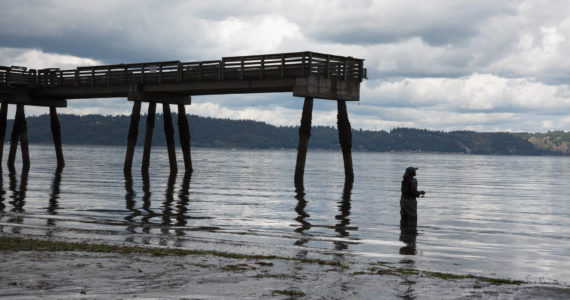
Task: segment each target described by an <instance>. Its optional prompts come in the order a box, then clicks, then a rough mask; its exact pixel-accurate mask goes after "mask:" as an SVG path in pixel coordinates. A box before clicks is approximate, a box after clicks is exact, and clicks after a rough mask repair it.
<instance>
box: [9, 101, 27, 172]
mask: <svg viewBox="0 0 570 300" xmlns="http://www.w3.org/2000/svg"><path fill="white" fill-rule="evenodd" d="M18 141H19V142H20V149H21V151H22V169H23V170H29V169H30V152H29V150H28V129H27V125H26V114H25V112H24V105H23V104H18V105H17V106H16V117H15V118H14V125H13V127H12V136H11V137H10V153H8V169H10V170H12V171H13V170H15V169H16V167H15V161H16V151H17V150H18Z"/></svg>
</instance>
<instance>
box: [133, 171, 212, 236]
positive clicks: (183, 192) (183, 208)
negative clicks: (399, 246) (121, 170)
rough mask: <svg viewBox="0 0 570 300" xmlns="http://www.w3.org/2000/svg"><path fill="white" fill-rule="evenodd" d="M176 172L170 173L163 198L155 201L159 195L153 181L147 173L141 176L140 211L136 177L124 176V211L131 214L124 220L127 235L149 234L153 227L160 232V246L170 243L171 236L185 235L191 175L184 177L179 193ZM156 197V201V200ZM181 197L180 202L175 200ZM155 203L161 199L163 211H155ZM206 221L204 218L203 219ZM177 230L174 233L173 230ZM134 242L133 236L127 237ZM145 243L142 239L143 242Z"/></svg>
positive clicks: (188, 217) (161, 209)
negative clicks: (153, 186)
mask: <svg viewBox="0 0 570 300" xmlns="http://www.w3.org/2000/svg"><path fill="white" fill-rule="evenodd" d="M176 177H177V176H176V173H171V174H170V176H169V177H168V181H167V183H166V188H165V190H164V194H163V198H162V199H156V193H153V192H152V187H151V180H150V178H149V176H148V173H145V172H143V173H142V176H141V178H142V192H143V193H142V197H141V200H142V203H141V206H140V208H137V201H136V198H137V192H136V191H135V188H134V183H133V178H132V176H131V175H130V174H125V192H126V193H125V208H126V209H127V210H128V211H129V212H130V213H129V215H127V216H125V217H124V220H125V221H126V222H127V229H126V230H127V232H129V233H137V232H139V231H140V232H142V233H150V232H151V229H152V228H158V229H160V234H161V236H162V237H161V240H160V242H159V243H160V244H164V245H165V244H166V243H168V241H169V240H168V239H164V238H165V237H168V236H169V235H171V234H172V233H174V234H175V235H177V236H183V235H185V230H186V228H184V226H186V225H187V224H188V219H190V218H191V217H190V216H188V211H189V210H188V204H189V203H190V198H189V195H190V181H191V178H192V177H191V174H190V173H187V174H185V175H184V178H183V180H182V183H181V185H180V189H179V190H178V192H177V191H176V190H177V189H176ZM153 195H155V196H154V199H153ZM176 198H178V199H176ZM152 200H155V201H157V200H162V201H161V206H160V212H158V210H157V209H156V208H154V209H153V206H152ZM204 218H205V217H204ZM173 228H174V231H172V229H173ZM128 241H132V237H130V238H128ZM144 242H145V241H144V240H143V243H144Z"/></svg>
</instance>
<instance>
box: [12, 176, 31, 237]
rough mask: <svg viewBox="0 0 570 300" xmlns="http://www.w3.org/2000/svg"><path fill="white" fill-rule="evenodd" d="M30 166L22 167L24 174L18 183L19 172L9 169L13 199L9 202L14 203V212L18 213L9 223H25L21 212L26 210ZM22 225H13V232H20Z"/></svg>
mask: <svg viewBox="0 0 570 300" xmlns="http://www.w3.org/2000/svg"><path fill="white" fill-rule="evenodd" d="M28 173H29V169H28V168H22V174H21V175H20V182H19V184H18V179H17V173H16V171H15V170H14V169H10V170H9V174H8V177H9V190H10V193H11V195H10V198H11V201H10V202H9V204H11V205H12V207H13V208H12V212H14V213H16V214H14V215H12V216H11V217H10V218H9V219H8V223H13V224H23V223H24V217H23V215H22V214H21V213H23V212H25V209H24V205H25V204H26V192H27V190H28ZM21 229H22V228H21V227H19V226H14V227H12V233H13V234H19V233H20V231H21Z"/></svg>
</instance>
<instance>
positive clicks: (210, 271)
mask: <svg viewBox="0 0 570 300" xmlns="http://www.w3.org/2000/svg"><path fill="white" fill-rule="evenodd" d="M0 254H1V256H0V257H1V258H0V297H6V298H10V299H33V298H42V299H45V298H48V299H49V298H82V299H109V298H113V299H116V298H120V299H125V298H174V299H212V298H215V299H235V298H238V297H239V298H242V299H243V298H244V299H250V298H251V299H259V298H277V299H288V298H303V299H379V298H381V299H392V298H402V297H403V298H408V299H414V298H416V299H441V298H451V299H457V298H484V299H487V298H509V299H510V298H516V299H536V298H548V299H568V298H570V287H568V286H561V285H552V284H536V283H522V284H504V283H498V284H497V283H494V282H490V281H489V280H486V279H479V278H459V277H457V278H456V277H453V276H451V277H447V278H446V277H444V276H436V275H434V274H431V273H429V272H423V271H420V270H414V269H413V262H412V261H406V260H403V261H401V262H400V263H399V264H397V265H387V264H384V263H377V264H372V265H370V264H362V265H361V264H358V263H350V264H348V265H347V264H344V265H343V264H334V263H330V264H323V263H315V262H303V261H299V260H284V259H279V258H277V259H263V258H260V259H256V258H253V257H249V258H227V257H219V256H216V255H183V256H153V255H150V254H140V253H128V254H121V253H94V252H78V251H57V252H44V251H0Z"/></svg>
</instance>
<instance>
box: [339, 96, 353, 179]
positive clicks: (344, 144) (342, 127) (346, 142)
mask: <svg viewBox="0 0 570 300" xmlns="http://www.w3.org/2000/svg"><path fill="white" fill-rule="evenodd" d="M337 107H338V115H337V119H338V121H337V124H338V139H339V142H340V147H341V148H342V158H343V160H344V177H345V182H350V183H352V182H354V171H353V169H352V129H351V128H350V122H349V121H348V113H347V111H346V101H343V100H339V101H337Z"/></svg>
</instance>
